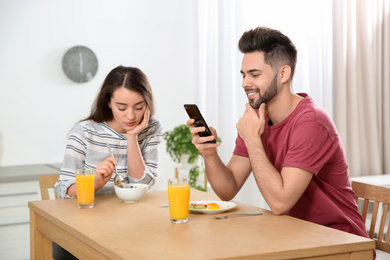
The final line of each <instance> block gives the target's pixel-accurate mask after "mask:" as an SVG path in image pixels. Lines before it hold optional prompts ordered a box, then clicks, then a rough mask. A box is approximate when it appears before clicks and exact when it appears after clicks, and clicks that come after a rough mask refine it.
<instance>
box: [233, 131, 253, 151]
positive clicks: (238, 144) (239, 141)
mask: <svg viewBox="0 0 390 260" xmlns="http://www.w3.org/2000/svg"><path fill="white" fill-rule="evenodd" d="M233 154H234V155H238V156H242V157H249V155H248V150H247V149H246V146H245V143H244V140H242V139H241V137H240V135H239V134H237V138H236V147H235V148H234V151H233Z"/></svg>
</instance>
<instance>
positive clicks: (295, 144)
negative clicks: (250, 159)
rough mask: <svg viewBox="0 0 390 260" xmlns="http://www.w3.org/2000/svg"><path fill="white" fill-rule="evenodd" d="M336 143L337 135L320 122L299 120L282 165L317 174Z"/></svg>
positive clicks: (330, 155)
mask: <svg viewBox="0 0 390 260" xmlns="http://www.w3.org/2000/svg"><path fill="white" fill-rule="evenodd" d="M337 145H338V142H337V136H336V135H335V134H333V133H332V131H331V130H330V129H328V128H327V127H326V126H324V125H323V124H321V123H320V122H318V121H316V120H305V121H303V122H299V123H298V124H297V126H296V127H295V128H294V130H293V133H292V136H291V138H290V141H289V144H288V146H289V148H288V150H287V154H286V158H285V161H284V164H283V167H296V168H300V169H304V170H307V171H309V172H311V173H313V174H315V175H317V174H318V172H319V171H320V170H321V168H322V167H323V166H324V165H325V163H327V162H328V161H329V159H330V158H331V157H332V155H333V154H334V152H335V150H336V148H337Z"/></svg>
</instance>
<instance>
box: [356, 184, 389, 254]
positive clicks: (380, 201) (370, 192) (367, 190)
mask: <svg viewBox="0 0 390 260" xmlns="http://www.w3.org/2000/svg"><path fill="white" fill-rule="evenodd" d="M352 189H353V191H354V192H355V196H356V203H358V199H359V198H362V199H364V203H363V209H362V213H361V214H362V216H363V220H364V223H366V221H367V216H368V215H369V214H368V207H369V202H370V201H371V202H373V203H374V207H373V210H372V217H371V223H370V228H369V229H368V235H369V236H370V238H371V239H374V240H375V248H376V249H379V250H381V251H385V252H387V253H390V225H389V221H386V219H387V218H386V217H387V212H388V209H389V203H390V189H389V188H385V187H380V186H375V185H371V184H365V183H361V182H356V181H353V182H352ZM378 211H382V214H380V215H381V216H379V217H380V224H379V229H378V231H377V232H375V227H376V221H377V219H378ZM386 225H387V228H385V227H386ZM385 229H386V230H385ZM375 233H376V234H377V236H376V234H375ZM374 234H375V235H374Z"/></svg>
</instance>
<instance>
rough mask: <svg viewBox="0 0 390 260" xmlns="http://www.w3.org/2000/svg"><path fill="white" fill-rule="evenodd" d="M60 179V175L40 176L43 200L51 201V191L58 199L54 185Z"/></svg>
mask: <svg viewBox="0 0 390 260" xmlns="http://www.w3.org/2000/svg"><path fill="white" fill-rule="evenodd" d="M59 177H60V175H59V174H42V175H39V187H40V188H41V197H42V200H49V199H50V195H49V189H53V190H54V196H55V198H56V199H58V195H57V192H56V190H55V189H54V185H55V184H56V182H57V181H58V178H59Z"/></svg>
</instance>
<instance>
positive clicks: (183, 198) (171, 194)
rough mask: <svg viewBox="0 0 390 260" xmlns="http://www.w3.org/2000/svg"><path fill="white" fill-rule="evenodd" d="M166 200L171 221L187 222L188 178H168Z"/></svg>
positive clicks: (176, 222)
mask: <svg viewBox="0 0 390 260" xmlns="http://www.w3.org/2000/svg"><path fill="white" fill-rule="evenodd" d="M168 201H169V212H170V215H171V222H172V223H175V224H181V223H187V221H188V212H189V204H190V181H189V180H188V179H169V180H168Z"/></svg>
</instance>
